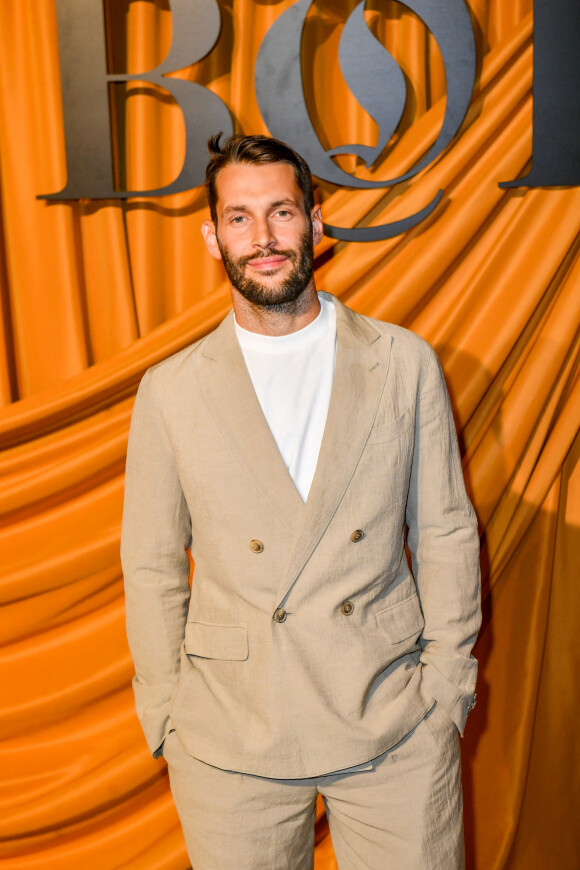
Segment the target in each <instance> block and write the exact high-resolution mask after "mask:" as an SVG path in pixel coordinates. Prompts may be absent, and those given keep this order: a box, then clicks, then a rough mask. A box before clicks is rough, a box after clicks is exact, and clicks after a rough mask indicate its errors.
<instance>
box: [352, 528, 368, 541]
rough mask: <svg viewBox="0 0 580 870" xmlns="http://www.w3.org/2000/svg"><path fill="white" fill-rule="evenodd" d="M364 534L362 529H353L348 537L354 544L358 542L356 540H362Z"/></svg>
mask: <svg viewBox="0 0 580 870" xmlns="http://www.w3.org/2000/svg"><path fill="white" fill-rule="evenodd" d="M364 536H365V533H364V532H363V530H362V529H355V530H354V532H353V533H352V535H351V536H350V539H351V541H352V542H353V544H356V543H358V541H362V539H363V538H364Z"/></svg>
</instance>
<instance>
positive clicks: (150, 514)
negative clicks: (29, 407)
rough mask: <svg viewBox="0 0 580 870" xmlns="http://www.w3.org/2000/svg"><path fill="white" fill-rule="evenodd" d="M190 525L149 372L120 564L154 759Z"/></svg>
mask: <svg viewBox="0 0 580 870" xmlns="http://www.w3.org/2000/svg"><path fill="white" fill-rule="evenodd" d="M190 538H191V521H190V517H189V512H188V509H187V505H186V502H185V498H184V495H183V492H182V489H181V485H180V481H179V475H178V472H177V467H176V463H175V457H174V454H173V450H172V448H171V444H170V442H169V439H168V436H167V432H166V430H165V426H164V423H163V419H162V415H161V411H160V408H159V404H158V401H157V399H156V395H155V390H154V384H153V377H152V375H151V372H147V373H146V375H145V377H144V378H143V380H142V381H141V385H140V387H139V390H138V392H137V398H136V400H135V407H134V409H133V416H132V418H131V429H130V433H129V445H128V450H127V465H126V477H125V504H124V511H123V528H122V533H121V561H122V565H123V574H124V578H125V605H126V617H127V638H128V641H129V648H130V650H131V655H132V656H133V662H134V665H135V677H134V678H133V689H134V692H135V704H136V708H137V715H138V717H139V720H140V722H141V725H142V727H143V730H144V732H145V737H146V740H147V744H148V746H149V748H150V750H151V752H152V753H153V754H154V755H160V754H162V744H163V741H164V740H165V737H166V736H167V734H168V732H169V730H170V729H171V723H170V719H169V707H170V702H171V698H172V696H173V694H174V692H175V690H176V688H177V681H178V678H179V671H180V652H181V644H182V641H183V637H184V633H185V623H186V619H187V608H188V601H189V596H190V589H189V559H188V556H187V552H186V548H187V547H188V546H189V544H190Z"/></svg>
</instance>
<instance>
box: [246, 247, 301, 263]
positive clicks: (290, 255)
mask: <svg viewBox="0 0 580 870" xmlns="http://www.w3.org/2000/svg"><path fill="white" fill-rule="evenodd" d="M266 257H286V259H287V260H295V259H296V251H279V250H278V249H274V248H271V249H270V250H269V251H260V252H259V253H257V254H250V255H249V256H246V257H240V258H239V260H238V261H237V263H238V266H247V264H248V263H249V262H250V261H251V260H263V259H265V258H266Z"/></svg>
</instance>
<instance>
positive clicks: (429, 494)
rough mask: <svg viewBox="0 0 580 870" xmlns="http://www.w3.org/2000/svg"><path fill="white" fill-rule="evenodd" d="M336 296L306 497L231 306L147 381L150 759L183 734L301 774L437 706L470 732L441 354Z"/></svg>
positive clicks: (135, 490) (234, 759)
mask: <svg viewBox="0 0 580 870" xmlns="http://www.w3.org/2000/svg"><path fill="white" fill-rule="evenodd" d="M330 298H332V297H330ZM334 304H335V306H336V309H337V358H336V370H335V376H334V383H333V390H332V396H331V401H330V407H329V411H328V418H327V422H326V428H325V432H324V437H323V441H322V446H321V450H320V455H319V459H318V465H317V469H316V474H315V477H314V480H313V483H312V487H311V490H310V493H309V496H308V499H307V501H306V503H303V502H302V499H301V498H300V495H299V494H298V491H297V490H296V488H295V486H294V484H293V482H292V479H291V477H290V475H289V473H288V471H287V469H286V467H285V465H284V463H283V461H282V458H281V456H280V453H279V452H278V449H277V447H276V444H275V442H274V440H273V438H272V435H271V433H270V430H269V428H268V424H267V422H266V420H265V418H264V415H263V413H262V410H261V408H260V405H259V402H258V399H257V397H256V395H255V392H254V390H253V387H252V384H251V380H250V377H249V375H248V372H247V369H246V366H245V363H244V360H243V356H242V353H241V350H240V348H239V345H238V342H237V339H236V337H235V333H234V326H233V318H232V315H231V314H230V315H229V316H228V317H227V318H226V319H225V321H224V322H223V323H222V324H221V325H220V326H219V327H218V329H216V330H215V331H214V332H213V333H211V334H210V335H208V336H207V337H205V338H204V339H202V340H201V341H199V342H197V343H196V344H194V345H192V346H191V347H189V348H187V349H185V350H183V351H181V352H180V353H178V354H176V355H175V356H173V357H171V358H170V359H168V360H166V361H164V362H162V363H160V364H159V365H157V366H155V367H153V368H152V369H150V370H149V371H148V372H147V374H146V375H145V377H144V378H143V381H142V383H141V386H140V388H139V392H138V396H137V400H136V403H135V410H134V413H133V419H132V424H131V434H130V440H129V450H128V457H127V480H126V501H125V513H124V521H123V537H122V558H123V568H124V572H125V582H126V602H127V631H128V637H129V643H130V647H131V652H132V654H133V657H134V661H135V669H136V676H135V679H134V689H135V696H136V703H137V710H138V714H139V717H140V719H141V722H142V725H143V728H144V731H145V734H146V738H147V741H148V744H149V747H150V749H151V751H152V752H154V753H155V752H156V751H157V750H158V749H159V747H160V746H161V745H162V743H163V741H164V739H165V737H166V736H167V734H168V732H169V730H171V729H172V728H175V729H176V730H177V734H178V736H179V739H180V741H181V743H182V744H183V745H184V747H185V748H186V750H187V752H188V753H189V754H190V755H192V756H195V757H196V758H198V759H201V760H202V761H204V762H206V763H208V764H211V765H214V766H215V767H219V768H223V769H230V770H236V771H242V772H247V773H254V774H260V775H262V776H266V777H277V778H299V777H300V778H301V777H312V776H318V775H320V774H324V773H329V772H331V771H336V770H340V769H343V768H347V767H350V766H353V765H357V764H359V763H362V762H364V761H367V760H369V759H371V758H374V757H376V756H378V755H380V754H381V753H383V752H384V751H385V750H386V749H388V748H389V747H390V746H393V745H394V744H395V743H397V742H398V741H399V740H401V738H403V736H404V735H405V734H407V733H408V732H409V731H410V730H411V729H412V728H413V726H414V725H415V724H416V723H417V722H418V721H419V720H420V719H421V718H422V717H423V716H424V714H425V713H426V711H427V710H428V709H429V708H430V707H431V706H432V705H433V703H434V700H437V701H438V702H439V704H440V705H441V706H442V707H443V708H444V709H445V710H446V712H447V714H448V715H449V716H450V717H451V718H452V719H453V721H454V722H455V723H456V725H457V728H458V729H459V731H462V730H463V726H464V723H465V718H466V716H467V713H468V712H469V710H470V708H471V706H472V704H473V697H474V695H473V693H474V686H475V676H476V668H477V665H476V662H475V660H474V659H473V658H472V657H471V655H470V653H471V648H472V646H473V643H474V640H475V637H476V634H477V631H478V628H479V624H480V608H479V568H478V565H479V562H478V534H477V525H476V520H475V516H474V513H473V509H472V507H471V505H470V503H469V500H468V498H467V496H466V493H465V488H464V483H463V476H462V470H461V464H460V458H459V453H458V448H457V439H456V434H455V427H454V423H453V419H452V415H451V410H450V406H449V400H448V397H447V392H446V389H445V384H444V380H443V376H442V373H441V369H440V367H439V363H438V361H437V358H436V356H435V354H434V352H433V351H432V349H431V348H430V347H429V345H427V344H426V343H425V342H424V341H422V340H421V339H420V338H418V337H417V336H415V335H414V334H412V333H410V332H408V331H406V330H404V329H402V328H400V327H397V326H393V325H391V324H387V323H383V322H380V321H375V320H371V319H370V318H366V317H362V316H360V315H357V314H355V313H353V312H352V311H350V310H349V309H347V308H345V307H344V306H343V305H342V304H341V303H340V302H338V300H336V299H335V300H334ZM406 525H408V546H409V550H410V552H411V556H412V565H413V571H412V573H411V571H410V570H409V568H408V565H407V559H406V554H405V527H406ZM188 546H191V552H192V555H193V558H194V561H195V570H194V575H193V584H192V590H191V596H190V589H189V584H188V573H189V564H188V558H187V555H186V548H187V547H188Z"/></svg>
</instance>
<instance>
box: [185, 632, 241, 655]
mask: <svg viewBox="0 0 580 870" xmlns="http://www.w3.org/2000/svg"><path fill="white" fill-rule="evenodd" d="M185 652H186V653H187V655H189V656H200V657H201V658H204V659H222V660H223V661H237V662H243V661H245V660H246V659H247V658H248V629H247V628H244V626H242V625H207V624H206V623H204V622H188V623H187V624H186V626H185Z"/></svg>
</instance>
